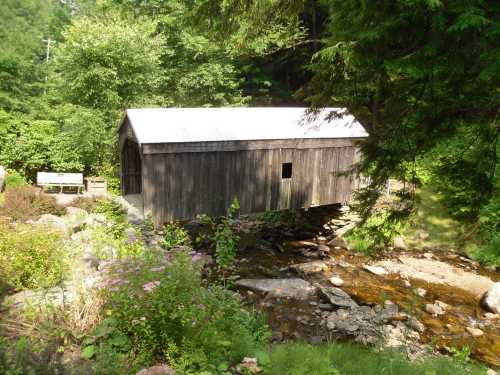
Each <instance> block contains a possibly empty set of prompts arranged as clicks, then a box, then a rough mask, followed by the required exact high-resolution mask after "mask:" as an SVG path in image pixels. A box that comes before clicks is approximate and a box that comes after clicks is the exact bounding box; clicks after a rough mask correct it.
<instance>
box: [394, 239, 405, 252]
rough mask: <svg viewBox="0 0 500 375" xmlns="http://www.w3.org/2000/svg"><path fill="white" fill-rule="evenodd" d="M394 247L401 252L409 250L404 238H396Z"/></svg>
mask: <svg viewBox="0 0 500 375" xmlns="http://www.w3.org/2000/svg"><path fill="white" fill-rule="evenodd" d="M393 246H394V248H395V249H399V250H407V249H408V248H407V246H406V243H405V239H404V237H403V236H396V237H394V239H393Z"/></svg>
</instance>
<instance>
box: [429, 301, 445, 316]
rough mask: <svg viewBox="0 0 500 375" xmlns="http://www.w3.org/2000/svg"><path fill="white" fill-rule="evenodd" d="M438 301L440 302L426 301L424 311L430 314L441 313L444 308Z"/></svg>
mask: <svg viewBox="0 0 500 375" xmlns="http://www.w3.org/2000/svg"><path fill="white" fill-rule="evenodd" d="M438 302H440V301H436V302H434V303H433V304H432V303H427V304H426V305H425V311H426V312H428V313H429V314H431V315H432V316H438V315H443V314H444V311H445V308H443V305H442V304H441V303H438ZM445 305H446V304H445ZM446 306H447V305H446Z"/></svg>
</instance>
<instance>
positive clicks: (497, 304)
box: [481, 282, 500, 314]
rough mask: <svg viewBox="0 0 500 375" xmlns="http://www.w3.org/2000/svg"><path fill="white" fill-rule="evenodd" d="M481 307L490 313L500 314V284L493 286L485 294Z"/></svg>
mask: <svg viewBox="0 0 500 375" xmlns="http://www.w3.org/2000/svg"><path fill="white" fill-rule="evenodd" d="M481 306H482V307H483V308H484V309H485V310H487V311H489V312H492V313H495V314H500V282H497V283H495V284H493V286H492V287H491V288H490V289H488V290H487V291H486V293H484V295H483V296H482V297H481Z"/></svg>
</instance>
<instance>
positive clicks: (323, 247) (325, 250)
mask: <svg viewBox="0 0 500 375" xmlns="http://www.w3.org/2000/svg"><path fill="white" fill-rule="evenodd" d="M316 248H317V250H318V251H319V252H320V253H326V254H328V253H329V252H330V247H328V246H326V245H318V246H317V247H316Z"/></svg>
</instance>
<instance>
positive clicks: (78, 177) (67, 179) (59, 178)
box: [36, 172, 83, 186]
mask: <svg viewBox="0 0 500 375" xmlns="http://www.w3.org/2000/svg"><path fill="white" fill-rule="evenodd" d="M36 184H37V185H40V186H42V185H83V173H58V172H37V174H36Z"/></svg>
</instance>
